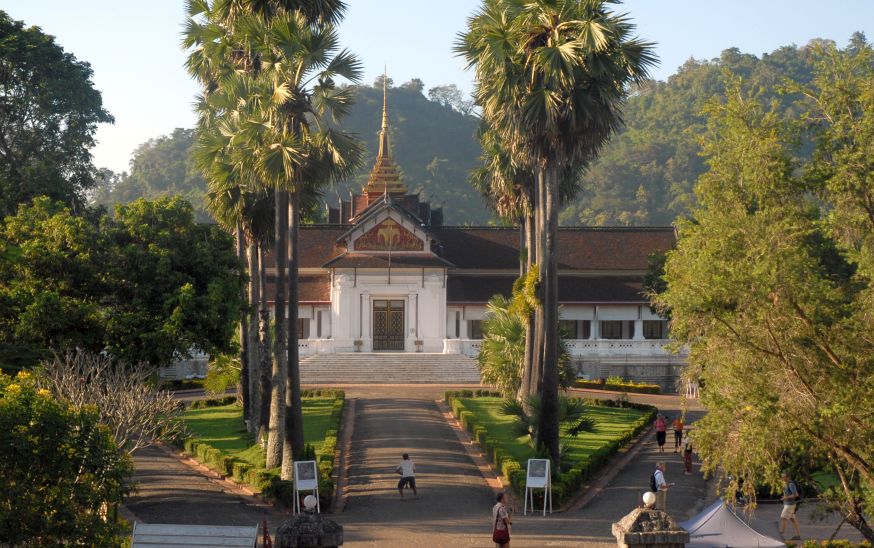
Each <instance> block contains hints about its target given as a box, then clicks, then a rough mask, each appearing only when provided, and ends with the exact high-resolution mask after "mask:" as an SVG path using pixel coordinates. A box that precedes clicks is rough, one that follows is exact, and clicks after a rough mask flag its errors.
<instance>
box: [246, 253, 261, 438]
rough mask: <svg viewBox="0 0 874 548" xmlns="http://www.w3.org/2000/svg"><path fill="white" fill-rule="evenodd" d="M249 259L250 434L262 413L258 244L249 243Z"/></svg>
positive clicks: (256, 425)
mask: <svg viewBox="0 0 874 548" xmlns="http://www.w3.org/2000/svg"><path fill="white" fill-rule="evenodd" d="M246 251H247V254H248V258H249V318H248V319H249V326H248V332H247V333H246V335H247V341H248V343H247V344H248V352H247V354H248V360H247V361H248V369H249V382H248V383H247V386H246V387H245V389H246V390H248V391H249V414H248V415H247V417H246V418H247V419H248V426H249V432H253V433H254V432H257V431H258V422H259V421H258V417H259V415H260V413H261V398H260V394H259V390H258V386H259V385H260V383H261V356H260V355H259V354H260V353H259V350H260V348H259V345H258V304H259V303H260V302H261V269H260V258H259V257H258V244H257V243H255V242H254V241H253V242H251V243H249V246H248V249H247V250H246Z"/></svg>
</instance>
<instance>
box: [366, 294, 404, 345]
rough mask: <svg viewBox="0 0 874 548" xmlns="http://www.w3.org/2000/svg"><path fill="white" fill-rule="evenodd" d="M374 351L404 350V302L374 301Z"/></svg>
mask: <svg viewBox="0 0 874 548" xmlns="http://www.w3.org/2000/svg"><path fill="white" fill-rule="evenodd" d="M373 349H374V350H403V349H404V301H403V300H388V299H384V300H379V299H375V300H374V301H373Z"/></svg>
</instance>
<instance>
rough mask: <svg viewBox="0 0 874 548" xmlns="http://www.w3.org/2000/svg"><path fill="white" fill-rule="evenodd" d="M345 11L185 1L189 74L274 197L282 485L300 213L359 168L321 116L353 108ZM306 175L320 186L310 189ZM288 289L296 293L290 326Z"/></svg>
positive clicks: (273, 425)
mask: <svg viewBox="0 0 874 548" xmlns="http://www.w3.org/2000/svg"><path fill="white" fill-rule="evenodd" d="M344 10H345V4H344V3H343V2H340V1H336V0H322V1H318V0H311V1H289V0H262V1H251V0H215V1H214V2H213V3H212V4H210V2H208V1H207V0H191V1H190V2H189V21H188V23H187V28H186V40H185V41H184V42H183V44H184V46H185V47H187V48H195V54H192V55H191V56H190V57H189V61H188V66H189V70H190V71H191V72H192V73H193V74H195V75H198V74H200V75H208V78H204V87H205V90H206V91H207V92H208V93H209V95H210V97H209V98H208V100H209V101H210V102H211V104H212V105H213V106H214V108H216V109H217V110H218V111H219V113H220V114H219V116H220V117H222V118H223V119H224V120H225V122H226V130H227V131H226V133H225V135H226V136H227V140H228V142H229V144H230V146H231V148H230V151H231V152H232V155H234V156H235V157H236V158H237V160H238V162H237V163H235V169H236V170H237V171H238V172H239V173H240V174H241V175H242V176H243V177H244V178H246V179H248V180H249V181H250V182H253V183H254V184H256V185H258V186H259V187H261V188H272V189H275V202H276V205H275V215H276V230H275V237H276V245H275V247H274V249H275V256H276V261H277V262H276V275H277V277H276V282H277V283H276V294H275V298H274V300H275V310H276V327H275V331H274V345H275V352H274V354H273V355H274V363H273V373H274V374H273V390H272V395H271V412H270V428H269V434H268V444H267V465H268V467H275V466H278V465H279V463H280V461H283V477H290V474H291V459H292V456H293V453H297V454H298V455H299V454H300V452H301V451H302V450H303V424H302V413H301V405H300V384H299V373H298V360H297V331H296V324H297V321H296V319H297V290H296V283H297V262H296V258H297V242H296V239H297V236H296V234H297V226H298V222H299V212H300V207H299V204H300V201H301V199H302V197H304V198H306V192H308V191H311V190H313V189H315V188H317V187H318V186H319V184H324V183H325V182H326V181H327V180H329V178H330V176H332V175H334V176H340V175H342V174H344V173H345V172H346V171H347V170H349V169H350V166H352V165H354V164H355V162H356V161H358V159H359V158H360V148H359V147H358V146H357V144H356V142H355V141H354V140H352V139H351V138H350V137H349V136H347V135H345V134H342V133H340V132H337V131H336V130H332V129H329V128H328V127H327V124H326V121H327V119H326V117H327V116H334V117H339V115H342V114H344V113H345V111H346V110H347V109H348V106H349V104H350V103H351V90H349V89H345V88H337V87H336V86H335V84H334V80H333V79H334V78H335V77H338V76H339V77H344V78H346V79H348V80H350V81H353V82H355V81H357V79H358V77H359V74H360V66H359V64H358V62H357V60H356V59H355V57H354V56H352V55H351V54H350V53H349V52H346V51H341V52H339V53H338V52H337V50H338V47H337V43H338V42H337V36H336V31H335V30H334V26H333V22H335V21H337V20H339V18H340V17H341V16H342V13H343V11H344ZM308 174H310V175H311V174H318V175H319V176H323V177H322V178H321V179H319V180H318V181H306V180H305V176H306V175H308ZM314 182H315V183H318V184H312V183H314ZM289 192H290V193H291V199H289ZM289 221H291V222H289ZM289 244H291V249H289ZM288 251H290V252H291V253H290V255H287V252H288ZM286 266H288V267H289V273H288V278H286V276H285V268H286ZM286 280H290V284H291V291H292V294H291V295H290V298H289V301H290V306H289V320H290V321H289V322H286V321H285V317H284V316H285V301H286ZM286 335H288V342H286ZM289 363H290V364H291V368H290V369H291V375H289V374H288V369H287V368H288V364H289ZM286 409H287V410H288V413H286ZM286 427H288V431H289V433H290V436H288V439H286V438H287V437H286V435H285V433H286V432H285V430H286Z"/></svg>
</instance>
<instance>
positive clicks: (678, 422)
mask: <svg viewBox="0 0 874 548" xmlns="http://www.w3.org/2000/svg"><path fill="white" fill-rule="evenodd" d="M671 426H672V427H673V428H674V453H677V452H678V451H679V450H680V447H682V446H683V426H684V424H683V418H682V417H681V416H680V415H677V418H676V419H674V422H673V423H672V424H671Z"/></svg>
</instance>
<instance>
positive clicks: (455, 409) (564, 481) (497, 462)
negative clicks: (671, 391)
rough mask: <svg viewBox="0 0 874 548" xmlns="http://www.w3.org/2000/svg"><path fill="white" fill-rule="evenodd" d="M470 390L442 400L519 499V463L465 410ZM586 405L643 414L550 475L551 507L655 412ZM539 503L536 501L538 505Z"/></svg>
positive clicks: (522, 478) (595, 401)
mask: <svg viewBox="0 0 874 548" xmlns="http://www.w3.org/2000/svg"><path fill="white" fill-rule="evenodd" d="M470 392H472V391H470V390H456V391H447V392H446V393H445V397H446V401H447V403H448V404H449V407H450V408H451V409H452V413H453V415H455V417H456V419H458V421H459V423H461V425H462V427H463V428H465V429H466V430H467V431H468V432H469V433H470V434H471V436H472V438H474V439H476V441H477V443H479V444H480V447H482V449H483V451H484V453H485V456H486V458H487V459H488V460H489V461H490V462H491V463H492V465H493V466H494V467H495V469H496V470H499V471H500V473H501V475H502V476H503V477H504V478H506V480H507V482H509V484H510V487H511V488H512V489H513V491H515V492H516V493H517V494H518V495H519V496H524V493H525V480H526V471H525V468H524V465H523V463H520V462H519V461H517V460H516V459H514V458H512V457H510V456H509V454H508V453H507V452H506V451H505V450H504V449H503V447H501V445H500V444H499V443H498V442H497V441H496V440H494V439H492V438H489V436H488V431H487V430H486V428H485V427H484V426H482V425H480V424H479V423H478V422H477V419H476V415H475V414H474V413H473V412H472V411H470V410H469V409H467V407H465V405H464V402H463V401H462V399H461V398H472V397H477V396H468V395H466V394H468V393H470ZM478 392H479V394H478V397H501V395H500V394H499V393H497V392H492V391H487V390H482V391H478ZM583 403H585V404H586V405H588V406H592V407H624V408H627V409H635V410H638V411H642V412H644V413H646V414H645V415H644V416H643V417H641V418H639V419H637V420H636V421H634V423H633V424H632V426H631V427H630V428H629V429H628V430H627V431H625V432H624V433H623V434H622V435H621V436H620V437H619V439H616V440H613V441H611V442H608V443H606V444H604V445H603V446H601V447H599V448H598V449H597V450H595V451H594V452H593V453H592V454H590V455H589V456H588V458H583V459H581V460H579V461H577V462H574V463H573V467H572V468H571V469H570V470H568V471H566V472H554V475H553V487H552V497H553V504H554V505H557V506H561V505H562V504H564V502H565V501H566V500H567V499H569V498H570V497H572V496H574V495H575V494H577V493H578V492H579V490H580V488H581V487H582V485H583V482H585V481H586V480H588V479H590V478H592V477H593V476H594V475H595V474H596V473H597V472H598V471H599V470H600V469H601V468H603V467H604V466H605V465H606V464H607V463H608V462H609V461H610V459H611V458H612V457H613V455H615V454H616V453H617V452H618V451H619V450H620V449H621V448H622V447H624V446H625V445H627V444H628V443H629V442H631V441H632V440H633V439H634V438H636V437H637V436H638V435H639V434H640V433H641V432H642V431H643V430H644V429H646V428H647V427H649V425H650V424H651V423H652V421H653V420H655V415H656V412H657V409H656V408H655V407H653V406H651V405H644V404H637V403H629V402H616V401H614V400H599V399H594V398H586V399H584V400H583ZM541 503H542V502H538V504H541Z"/></svg>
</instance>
